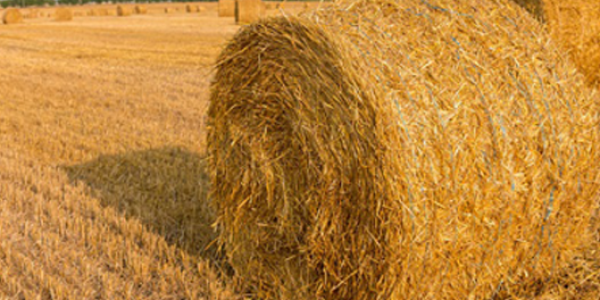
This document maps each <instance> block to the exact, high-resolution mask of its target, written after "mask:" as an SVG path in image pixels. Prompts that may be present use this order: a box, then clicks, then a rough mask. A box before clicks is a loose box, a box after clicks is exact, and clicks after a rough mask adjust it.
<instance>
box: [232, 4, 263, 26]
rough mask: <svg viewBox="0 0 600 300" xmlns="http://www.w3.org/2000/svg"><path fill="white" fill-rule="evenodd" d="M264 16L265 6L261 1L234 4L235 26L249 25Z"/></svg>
mask: <svg viewBox="0 0 600 300" xmlns="http://www.w3.org/2000/svg"><path fill="white" fill-rule="evenodd" d="M264 15H265V6H264V4H263V2H262V0H244V1H236V2H235V22H236V23H237V24H250V23H253V22H256V21H258V20H259V19H260V18H261V17H262V16H264Z"/></svg>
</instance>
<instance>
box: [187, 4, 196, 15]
mask: <svg viewBox="0 0 600 300" xmlns="http://www.w3.org/2000/svg"><path fill="white" fill-rule="evenodd" d="M185 11H186V12H188V13H197V12H198V6H195V5H190V4H188V5H186V6H185Z"/></svg>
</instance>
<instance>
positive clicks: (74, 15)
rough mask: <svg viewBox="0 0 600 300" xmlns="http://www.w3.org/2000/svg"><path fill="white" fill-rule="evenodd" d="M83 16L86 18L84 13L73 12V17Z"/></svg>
mask: <svg viewBox="0 0 600 300" xmlns="http://www.w3.org/2000/svg"><path fill="white" fill-rule="evenodd" d="M83 16H85V14H84V12H82V11H75V12H73V17H83Z"/></svg>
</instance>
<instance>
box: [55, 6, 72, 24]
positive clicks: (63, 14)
mask: <svg viewBox="0 0 600 300" xmlns="http://www.w3.org/2000/svg"><path fill="white" fill-rule="evenodd" d="M54 20H55V21H58V22H67V21H71V20H73V12H72V11H71V10H70V9H68V8H64V7H59V8H57V9H56V11H55V12H54Z"/></svg>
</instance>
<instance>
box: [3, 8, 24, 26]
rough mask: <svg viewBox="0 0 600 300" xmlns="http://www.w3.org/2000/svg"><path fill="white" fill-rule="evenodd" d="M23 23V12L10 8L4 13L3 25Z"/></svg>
mask: <svg viewBox="0 0 600 300" xmlns="http://www.w3.org/2000/svg"><path fill="white" fill-rule="evenodd" d="M21 22H23V15H22V14H21V11H19V10H18V9H16V8H9V9H7V10H5V11H4V14H3V15H2V23H4V24H17V23H21Z"/></svg>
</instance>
